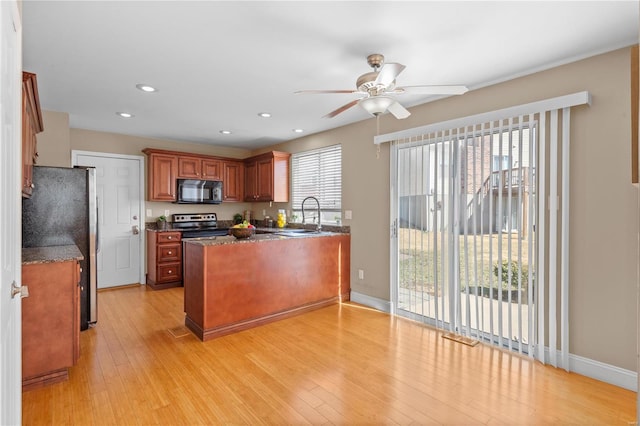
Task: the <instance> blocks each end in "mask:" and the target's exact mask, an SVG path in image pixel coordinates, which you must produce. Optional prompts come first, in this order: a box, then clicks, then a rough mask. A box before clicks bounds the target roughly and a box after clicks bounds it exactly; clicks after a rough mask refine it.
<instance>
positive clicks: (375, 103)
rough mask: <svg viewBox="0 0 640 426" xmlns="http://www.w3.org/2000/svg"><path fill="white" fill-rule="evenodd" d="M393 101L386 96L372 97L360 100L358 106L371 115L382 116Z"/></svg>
mask: <svg viewBox="0 0 640 426" xmlns="http://www.w3.org/2000/svg"><path fill="white" fill-rule="evenodd" d="M394 102H395V101H394V100H393V99H391V98H390V97H388V96H373V97H370V98H364V99H361V100H360V101H359V102H358V105H360V106H361V107H362V109H364V110H365V111H367V112H368V113H369V114H371V115H378V114H382V113H383V112H385V111H386V110H387V108H389V106H390V105H391V104H392V103H394Z"/></svg>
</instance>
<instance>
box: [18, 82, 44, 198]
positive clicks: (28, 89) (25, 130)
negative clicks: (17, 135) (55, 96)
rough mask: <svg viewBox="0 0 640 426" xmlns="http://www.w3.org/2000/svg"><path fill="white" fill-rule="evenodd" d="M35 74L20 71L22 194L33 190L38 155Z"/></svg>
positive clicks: (39, 121)
mask: <svg viewBox="0 0 640 426" xmlns="http://www.w3.org/2000/svg"><path fill="white" fill-rule="evenodd" d="M42 130H43V125H42V113H41V111H40V101H39V99H38V85H37V82H36V75H35V74H32V73H28V72H23V73H22V196H23V197H25V198H28V197H30V196H31V193H32V192H33V165H34V164H35V163H36V159H37V157H38V150H37V140H36V134H38V133H40V132H42Z"/></svg>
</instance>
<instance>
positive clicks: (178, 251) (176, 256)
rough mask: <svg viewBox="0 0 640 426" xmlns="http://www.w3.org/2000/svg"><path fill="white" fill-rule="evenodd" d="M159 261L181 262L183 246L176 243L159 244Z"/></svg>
mask: <svg viewBox="0 0 640 426" xmlns="http://www.w3.org/2000/svg"><path fill="white" fill-rule="evenodd" d="M157 250H158V263H162V262H180V261H181V260H182V246H181V245H180V243H176V244H159V245H158V249H157Z"/></svg>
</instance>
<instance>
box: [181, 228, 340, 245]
mask: <svg viewBox="0 0 640 426" xmlns="http://www.w3.org/2000/svg"><path fill="white" fill-rule="evenodd" d="M339 235H345V234H344V233H340V232H324V231H323V232H304V233H300V234H296V235H295V236H291V235H279V234H277V233H267V234H254V235H252V236H251V237H249V238H241V239H237V238H236V237H234V236H233V235H225V236H222V237H202V238H183V239H182V242H183V243H190V244H197V245H201V246H219V245H223V244H245V243H248V244H251V243H260V242H264V241H274V240H297V239H300V238H318V237H333V236H339Z"/></svg>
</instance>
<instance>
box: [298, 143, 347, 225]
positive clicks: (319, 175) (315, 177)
mask: <svg viewBox="0 0 640 426" xmlns="http://www.w3.org/2000/svg"><path fill="white" fill-rule="evenodd" d="M291 186H292V190H291V198H292V209H293V210H294V211H295V210H301V209H302V201H303V200H304V199H305V198H306V197H316V198H317V199H318V201H320V209H321V211H323V212H339V211H341V210H342V146H341V145H332V146H329V147H324V148H319V149H314V150H311V151H305V152H299V153H296V154H293V155H292V156H291ZM307 205H308V204H307Z"/></svg>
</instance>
